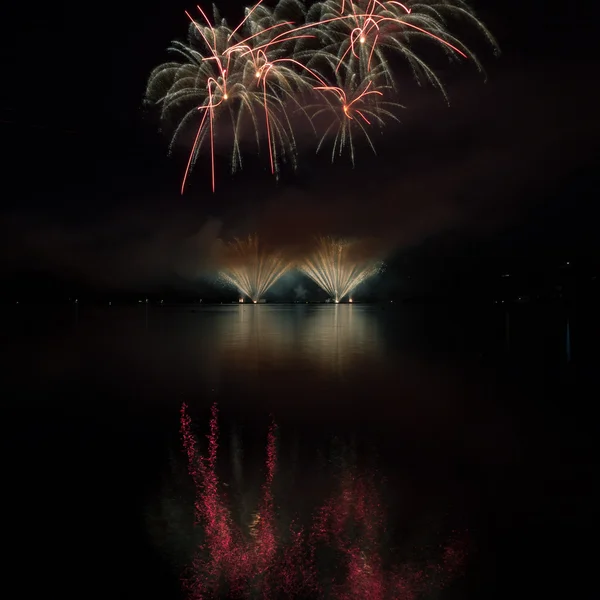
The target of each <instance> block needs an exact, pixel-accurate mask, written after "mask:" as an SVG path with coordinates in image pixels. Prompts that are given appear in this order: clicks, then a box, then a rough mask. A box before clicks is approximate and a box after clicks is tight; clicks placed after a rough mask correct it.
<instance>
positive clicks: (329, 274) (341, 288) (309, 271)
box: [300, 237, 381, 302]
mask: <svg viewBox="0 0 600 600" xmlns="http://www.w3.org/2000/svg"><path fill="white" fill-rule="evenodd" d="M300 269H301V270H302V272H304V273H305V274H306V275H308V276H309V277H310V278H311V279H312V280H313V281H314V282H315V283H316V284H317V285H318V286H319V287H321V288H322V289H323V290H325V291H326V292H327V293H328V294H329V296H330V297H331V298H332V299H333V300H334V301H335V302H339V301H340V300H341V299H342V298H344V297H345V296H347V295H348V294H350V293H351V292H352V291H353V290H354V289H356V288H357V287H358V286H359V285H360V284H361V283H363V281H365V280H366V279H368V278H369V277H372V276H373V275H375V274H376V273H378V272H379V271H380V269H381V263H380V262H379V261H377V260H374V259H373V258H371V257H369V258H367V257H362V256H360V252H359V248H358V247H357V245H356V244H353V243H352V242H349V241H346V240H342V239H336V238H331V237H321V238H319V239H318V240H317V249H316V250H315V251H314V252H313V254H312V255H310V256H309V257H308V258H306V259H305V260H304V261H302V263H301V265H300Z"/></svg>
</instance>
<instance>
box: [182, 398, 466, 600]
mask: <svg viewBox="0 0 600 600" xmlns="http://www.w3.org/2000/svg"><path fill="white" fill-rule="evenodd" d="M276 431H277V430H276V426H275V425H274V424H273V425H272V426H271V427H270V428H269V432H268V436H267V452H266V460H265V464H264V471H265V479H264V483H263V485H262V490H261V493H260V499H259V500H258V502H257V505H258V507H257V510H256V512H255V513H254V515H253V518H252V519H251V521H250V522H243V521H240V520H239V519H236V511H235V509H234V507H233V506H232V505H231V504H230V503H229V502H228V501H227V499H226V498H225V496H224V494H223V488H222V487H221V486H222V485H223V484H221V482H220V481H219V477H218V475H217V466H216V465H217V448H218V434H219V431H218V423H217V408H216V406H213V409H212V417H211V421H210V433H209V435H208V436H207V438H208V448H207V450H206V454H201V450H200V448H199V446H198V443H197V441H196V438H195V437H194V435H193V434H192V431H191V419H190V417H189V415H188V413H187V408H186V406H185V405H184V406H183V407H182V411H181V434H182V438H183V445H184V448H185V451H186V455H187V461H188V467H189V473H190V475H191V478H192V480H193V483H194V487H195V490H196V492H195V501H194V515H195V519H194V520H195V524H196V526H195V527H196V530H197V531H198V532H199V533H200V535H199V538H198V539H199V541H198V543H197V546H196V549H195V552H194V557H193V560H192V561H191V564H190V566H189V569H188V571H187V577H186V578H185V582H186V587H187V591H188V593H189V597H190V598H219V597H227V598H253V597H262V598H272V599H276V598H298V597H310V598H335V599H340V600H341V599H344V600H346V599H347V600H350V599H354V598H356V599H357V600H358V599H360V600H363V599H372V600H375V599H377V600H385V599H388V598H390V599H392V598H393V599H411V600H412V599H413V598H415V599H416V598H418V597H419V596H421V595H422V594H424V593H426V592H430V591H433V590H434V589H436V588H438V589H439V588H440V587H442V586H443V585H444V584H446V583H448V582H449V581H450V580H451V579H452V578H453V577H454V576H455V575H456V574H457V573H458V572H459V570H460V567H461V565H462V564H463V563H464V559H465V546H464V544H461V543H460V542H458V540H457V539H455V540H453V541H452V542H451V543H447V544H445V545H443V548H444V550H443V555H442V558H441V560H439V561H438V562H435V563H434V562H431V561H429V562H427V561H425V562H422V564H421V566H420V567H418V568H417V567H414V566H412V565H410V564H404V565H401V566H398V565H397V564H395V563H396V561H394V560H393V557H392V556H391V555H390V554H389V553H387V554H386V552H385V548H384V544H383V542H384V536H385V532H386V515H385V510H384V508H383V504H382V499H381V495H380V492H379V491H378V485H376V482H375V479H374V477H372V476H369V475H368V474H366V473H363V472H361V471H360V470H359V469H357V468H356V467H353V466H352V465H353V463H352V462H348V461H344V460H342V461H340V462H341V463H342V472H341V474H340V475H339V477H338V478H337V485H336V486H334V490H333V492H332V493H331V494H330V496H329V498H328V500H326V501H325V502H324V503H322V504H321V506H320V508H318V509H317V510H316V511H315V512H314V513H313V517H312V519H310V521H309V523H308V524H307V525H306V526H304V527H303V526H302V525H300V523H299V519H296V520H291V519H287V522H286V519H284V518H283V516H282V514H283V509H282V508H280V507H279V504H278V503H276V502H275V498H274V495H275V492H274V491H273V490H274V487H273V483H274V480H275V479H276V478H278V477H279V476H280V475H278V474H277V472H276V467H277V465H278V456H277V446H276ZM342 458H343V457H342ZM287 492H288V494H287V498H290V495H289V489H287Z"/></svg>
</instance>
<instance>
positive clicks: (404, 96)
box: [0, 0, 600, 287]
mask: <svg viewBox="0 0 600 600" xmlns="http://www.w3.org/2000/svg"><path fill="white" fill-rule="evenodd" d="M239 5H240V6H241V3H240V4H239ZM193 6H194V5H193V3H192V4H189V3H185V2H180V1H177V2H167V3H164V2H163V3H151V2H146V3H139V2H120V3H116V2H113V3H110V2H109V3H103V4H101V5H81V4H76V3H71V2H68V3H62V4H61V3H57V4H55V5H52V6H50V5H43V4H41V3H40V4H38V5H35V4H34V5H31V4H29V5H27V6H22V7H21V8H19V9H18V10H19V11H20V14H18V15H14V17H15V21H14V22H15V27H14V28H12V29H11V30H12V32H13V33H12V35H13V36H14V39H12V38H11V36H10V35H9V37H8V43H7V44H6V48H7V49H6V50H5V55H7V57H8V61H7V64H8V65H9V68H8V70H7V71H6V72H5V73H4V76H5V82H7V81H9V82H11V84H10V85H5V86H3V87H2V92H1V100H0V109H1V113H0V121H1V123H0V125H1V131H2V145H3V156H4V160H3V166H4V169H3V179H4V186H3V192H4V193H3V194H2V209H1V212H0V224H1V226H2V230H3V231H2V240H3V246H4V248H3V255H4V263H3V266H4V267H6V268H7V269H9V270H10V271H12V272H14V271H15V270H19V269H21V270H22V269H31V268H36V269H41V270H48V271H49V272H51V273H54V274H57V275H62V276H64V275H65V274H67V273H68V274H69V275H73V276H75V277H77V278H80V279H82V280H86V281H88V282H89V283H92V284H94V285H96V286H100V287H102V286H112V285H119V286H125V287H127V285H128V284H130V283H131V284H132V285H133V284H135V285H138V284H140V283H148V284H150V283H152V282H154V281H158V280H160V281H166V280H168V279H169V277H171V276H173V274H174V273H175V272H177V271H180V268H179V267H180V266H181V265H180V264H181V262H182V261H183V263H186V264H188V263H189V262H190V260H193V261H196V257H198V258H197V260H198V265H199V268H201V265H202V264H203V262H202V258H203V257H206V256H207V254H208V253H209V250H210V247H211V244H212V243H213V242H214V240H215V239H216V238H217V237H218V236H228V235H230V234H232V233H243V232H245V231H249V230H251V229H255V230H258V231H259V232H260V233H261V235H263V236H265V237H268V238H270V239H271V240H272V241H273V242H276V243H286V242H288V241H298V240H302V239H305V238H307V237H309V236H311V235H313V234H315V233H318V232H326V233H341V234H351V235H364V236H374V237H378V238H380V239H382V240H385V241H386V244H387V245H388V246H389V247H390V248H393V249H394V250H396V251H398V254H399V255H400V256H401V255H402V254H403V253H404V252H407V251H408V250H409V249H410V250H411V256H416V257H417V258H415V260H417V261H418V252H415V251H414V250H415V248H419V247H428V248H431V247H432V243H433V247H435V243H437V242H436V240H442V242H441V243H442V246H441V247H443V252H444V253H446V254H449V255H452V254H455V255H456V256H458V257H460V258H461V259H462V260H464V261H466V262H469V261H471V262H472V263H473V264H474V263H475V262H477V261H484V260H486V259H488V258H492V257H494V256H496V257H497V256H500V255H510V254H511V253H512V254H514V253H522V254H528V253H529V254H535V255H536V256H538V255H541V256H544V254H545V253H546V254H547V255H548V256H553V257H554V256H556V255H559V254H561V253H564V254H571V255H581V256H589V255H595V254H596V253H597V250H598V245H597V242H596V237H597V236H596V234H595V228H596V223H597V217H598V207H597V201H596V196H597V192H596V190H597V189H598V185H597V184H598V183H599V181H598V174H597V173H598V170H597V167H598V150H599V143H598V141H597V140H598V134H599V133H600V118H599V116H598V110H597V106H598V96H599V94H598V83H597V72H598V56H597V50H596V46H597V43H596V41H595V40H597V35H596V32H595V29H596V28H597V25H596V24H595V21H594V18H593V17H594V16H595V15H594V14H592V11H596V12H597V9H595V8H591V7H586V5H584V4H583V3H582V5H581V6H580V7H578V6H577V5H575V4H569V5H568V6H567V7H558V5H557V7H556V8H552V7H551V6H550V5H549V4H548V3H542V2H539V1H537V2H527V3H519V4H518V5H516V4H513V5H511V4H510V3H499V2H492V1H491V0H481V1H480V2H477V3H474V6H475V7H476V9H477V10H478V14H479V15H480V16H481V18H482V20H484V22H486V24H487V25H488V26H489V28H490V29H491V30H492V32H493V33H494V34H495V36H496V37H497V39H498V41H499V44H500V47H501V50H502V54H501V56H500V57H499V58H496V57H494V56H493V55H492V52H491V51H490V50H488V48H486V47H485V45H483V43H479V40H478V38H477V37H476V36H473V38H472V39H473V47H474V48H475V49H476V50H477V53H478V55H479V57H480V59H481V60H482V62H483V64H484V66H485V67H486V70H487V73H488V78H487V82H485V83H484V81H483V80H482V78H481V77H480V76H479V75H478V74H477V73H476V72H475V70H474V69H473V68H471V67H469V66H468V65H467V64H464V65H462V66H458V67H455V68H451V69H444V81H445V83H446V84H447V89H448V92H449V95H450V100H451V107H450V108H448V107H446V105H445V104H444V103H443V99H442V98H441V97H440V95H439V94H438V93H437V92H436V91H435V90H433V89H431V88H424V89H423V88H421V89H420V88H418V87H417V86H415V85H414V84H413V83H412V82H410V81H408V80H407V81H406V84H404V83H403V85H402V86H401V97H400V101H401V102H402V103H403V104H404V105H406V106H407V109H406V110H404V111H402V113H401V114H400V117H401V120H402V125H400V126H390V127H389V128H388V129H387V130H386V131H385V135H384V136H382V137H381V138H380V139H377V140H376V146H377V149H378V156H377V157H374V156H372V155H370V154H369V151H368V150H367V149H365V148H362V149H361V151H360V152H359V159H358V162H357V167H356V168H355V169H354V170H353V169H351V168H350V166H349V164H348V162H347V161H344V160H341V161H340V162H339V163H337V164H335V165H330V164H329V160H328V157H327V155H326V154H324V155H323V156H319V157H317V158H315V157H314V150H311V148H307V149H306V150H305V151H303V153H302V154H301V157H300V158H301V163H300V165H301V166H300V169H299V171H298V172H296V173H292V172H286V173H285V174H284V176H283V177H282V179H281V180H280V181H279V183H276V182H275V181H274V180H273V179H272V178H271V177H270V176H269V175H268V173H267V171H266V166H267V164H266V157H263V159H262V161H257V162H255V161H254V160H253V159H250V160H248V161H247V163H246V164H247V168H246V169H245V170H244V171H242V172H241V173H238V174H236V175H234V176H230V175H229V173H228V164H227V161H226V160H222V161H219V163H218V173H219V175H218V181H217V193H216V194H215V195H213V194H212V193H211V192H210V184H209V176H208V175H209V173H208V171H207V169H206V166H204V165H201V163H202V161H199V164H198V168H197V169H196V170H195V171H194V173H193V175H192V179H191V185H190V187H189V189H188V191H187V192H186V194H185V196H183V197H181V196H180V195H179V181H180V177H181V173H182V169H183V166H184V160H185V156H184V154H183V153H176V154H175V156H174V157H168V156H167V140H166V139H165V138H164V137H161V135H160V134H158V132H157V126H158V123H157V121H156V118H155V116H154V115H152V114H151V113H148V112H146V111H144V110H143V108H142V95H143V90H144V85H145V82H146V78H147V75H148V73H149V72H150V70H151V69H152V67H154V66H155V65H157V64H159V63H160V62H161V61H163V60H165V59H167V56H168V55H167V53H166V48H167V46H168V44H169V42H170V41H171V40H172V39H175V38H180V39H181V38H183V37H184V36H185V33H186V26H187V24H186V19H185V15H184V14H183V10H184V9H186V8H188V9H189V8H193ZM227 6H228V11H229V12H230V14H231V15H232V16H233V17H237V16H238V15H239V14H241V10H240V9H239V8H237V6H238V3H237V2H232V1H231V0H229V1H228V2H227ZM468 36H469V30H468V29H467V30H466V37H465V36H463V38H464V39H466V40H469V37H468ZM206 164H208V163H206ZM190 236H194V237H191V239H190ZM432 240H433V242H432ZM428 252H431V249H429V250H428ZM192 256H193V257H194V258H193V259H192V258H191V257H192ZM442 258H443V257H440V260H442Z"/></svg>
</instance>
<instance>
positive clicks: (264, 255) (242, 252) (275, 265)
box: [220, 236, 290, 303]
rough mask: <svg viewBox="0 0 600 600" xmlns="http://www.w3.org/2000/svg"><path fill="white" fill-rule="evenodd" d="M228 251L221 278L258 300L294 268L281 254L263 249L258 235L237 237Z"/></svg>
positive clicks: (252, 298) (255, 300) (241, 292)
mask: <svg viewBox="0 0 600 600" xmlns="http://www.w3.org/2000/svg"><path fill="white" fill-rule="evenodd" d="M228 251H229V252H228V255H227V256H226V258H225V267H224V269H223V270H222V271H221V274H220V275H221V279H222V280H223V281H224V282H225V283H227V284H229V285H232V286H233V287H235V288H236V289H237V290H238V291H239V292H240V294H243V295H244V296H247V297H248V298H250V299H251V300H252V301H253V302H254V303H256V302H258V301H259V300H260V299H261V298H262V297H263V296H264V294H265V293H266V292H267V290H268V289H269V288H270V287H271V286H272V285H273V284H274V283H275V282H276V281H277V280H278V279H279V278H280V277H281V276H282V275H284V274H285V273H286V272H287V271H288V269H289V268H290V263H289V262H288V261H287V260H286V259H285V258H284V257H283V256H282V254H281V253H279V252H269V251H267V250H265V249H263V248H262V247H261V246H260V244H259V240H258V237H257V236H248V238H247V239H245V240H239V239H236V240H234V241H233V243H231V244H229V247H228Z"/></svg>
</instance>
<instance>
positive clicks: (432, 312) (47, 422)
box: [2, 304, 595, 598]
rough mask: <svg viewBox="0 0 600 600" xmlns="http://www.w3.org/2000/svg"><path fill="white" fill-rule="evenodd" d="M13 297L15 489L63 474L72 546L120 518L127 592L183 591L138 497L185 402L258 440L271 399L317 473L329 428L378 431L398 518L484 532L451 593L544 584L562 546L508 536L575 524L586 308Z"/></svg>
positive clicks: (9, 347) (8, 397)
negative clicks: (551, 549) (156, 545)
mask: <svg viewBox="0 0 600 600" xmlns="http://www.w3.org/2000/svg"><path fill="white" fill-rule="evenodd" d="M2 316H3V327H4V332H5V334H7V335H5V336H4V342H3V345H2V347H3V355H4V356H5V359H4V383H5V386H4V389H5V392H4V394H3V397H2V407H3V413H4V415H5V417H6V418H5V419H3V424H4V425H3V426H4V430H5V431H4V434H5V435H4V440H5V441H6V442H7V443H8V444H9V454H10V455H13V456H15V457H18V458H15V460H14V461H13V466H12V469H13V471H14V477H15V481H16V482H18V485H19V488H18V489H19V490H21V491H20V494H22V495H23V498H24V502H25V499H27V498H29V499H30V500H31V499H32V498H33V497H34V496H35V495H36V494H39V490H40V489H44V490H49V489H52V490H55V491H54V492H53V493H52V494H51V496H52V497H51V498H49V499H48V502H49V503H50V505H51V506H52V511H53V514H54V517H53V519H52V523H49V524H48V525H47V527H48V528H49V530H51V531H53V532H54V533H58V532H61V531H62V532H63V534H64V535H67V534H66V532H67V531H68V532H69V533H68V536H70V537H71V538H72V539H71V551H70V553H69V552H67V555H68V557H66V558H65V560H70V561H72V562H74V563H77V564H78V565H79V564H80V563H85V562H86V561H85V560H83V558H82V555H81V554H80V552H79V550H81V551H82V552H83V550H84V549H85V551H86V552H91V553H92V554H94V555H95V553H99V554H100V555H102V554H103V552H104V551H102V550H99V548H98V546H97V545H96V546H95V545H94V544H95V542H94V541H93V539H92V538H93V536H92V537H90V535H91V534H90V532H89V531H88V529H87V528H86V527H87V526H86V525H85V523H88V524H89V519H90V515H89V513H90V511H91V512H92V513H94V515H95V516H92V517H91V518H92V520H93V519H96V520H97V521H98V522H99V523H101V524H103V527H104V528H105V534H106V532H109V531H110V532H111V534H110V536H115V535H122V538H123V543H122V544H118V545H117V546H118V547H115V548H113V549H112V550H110V552H111V553H112V554H111V556H112V557H113V558H112V561H113V563H112V567H110V568H109V575H108V576H107V579H106V582H107V583H106V585H107V587H110V586H109V584H108V582H109V581H110V582H112V581H113V580H117V579H118V578H121V580H122V581H123V582H124V583H123V584H122V590H121V591H122V595H123V597H126V596H127V597H129V598H131V597H138V596H139V597H142V590H146V591H145V592H144V593H145V594H146V595H153V594H154V595H156V596H157V597H158V595H161V596H162V597H165V595H166V596H169V595H171V597H173V595H175V594H176V592H175V589H176V588H177V586H176V585H174V584H173V581H174V580H173V575H172V573H170V572H169V569H168V568H167V567H166V566H165V565H164V564H163V562H162V559H161V558H160V556H157V554H156V552H155V551H154V549H153V547H152V544H150V543H149V539H148V538H149V534H148V532H147V527H146V525H145V517H144V514H146V511H147V507H148V506H149V503H150V504H151V503H152V500H153V499H154V498H156V497H157V496H158V495H160V493H161V489H162V488H161V485H162V480H163V475H164V472H165V465H166V462H167V459H168V456H169V453H170V452H171V451H172V450H173V449H176V448H177V445H178V434H177V428H178V421H177V419H178V411H179V408H180V406H181V403H182V402H183V401H185V402H186V403H187V404H188V405H189V407H190V411H191V412H192V414H193V415H194V418H195V419H196V420H197V422H198V423H199V425H202V423H203V422H204V423H205V422H206V419H207V415H208V409H209V407H210V405H211V404H212V403H213V402H214V401H217V402H218V403H219V406H220V408H221V411H222V422H223V427H224V430H225V431H228V428H230V427H233V426H235V427H237V428H238V430H241V431H242V432H243V436H244V438H245V440H246V441H247V444H248V447H249V448H253V447H254V448H256V449H257V450H256V452H255V454H256V455H257V456H258V455H260V450H259V449H260V448H262V447H263V446H262V444H263V442H264V434H265V431H266V424H267V423H268V418H269V413H270V414H272V415H273V416H274V418H275V419H276V420H277V422H278V424H279V425H280V430H281V436H282V437H281V440H282V448H284V447H285V446H286V444H287V443H288V442H289V445H290V446H291V445H293V444H294V443H296V444H299V446H300V457H301V458H300V460H301V461H302V460H304V461H305V462H306V465H308V466H307V469H306V470H307V471H308V472H309V473H310V470H311V469H312V467H311V466H310V465H312V464H313V463H312V462H311V461H313V459H314V458H315V456H316V455H317V454H318V452H319V449H320V448H324V449H326V448H327V444H328V443H330V441H331V438H332V437H333V436H335V435H337V436H339V437H340V438H342V439H346V440H353V441H354V442H355V443H356V444H357V445H358V447H359V449H362V451H363V452H364V453H365V454H367V453H373V452H374V451H375V450H376V451H377V456H378V458H377V462H378V464H379V465H380V466H381V468H382V469H383V470H384V471H385V472H386V475H388V477H389V478H390V480H391V481H392V482H393V486H392V487H394V486H395V490H396V491H397V493H396V495H395V496H393V498H394V499H393V500H392V502H393V503H395V504H394V506H397V513H398V514H397V515H395V517H396V519H397V520H398V521H399V522H403V523H406V522H408V521H411V520H412V521H414V520H415V519H416V520H418V519H427V518H428V517H427V515H434V516H439V515H440V514H448V513H449V514H451V515H453V514H455V515H456V518H457V519H459V520H460V522H461V525H464V524H465V523H466V524H467V525H468V526H469V527H471V528H473V530H474V531H475V532H477V534H476V536H477V537H478V541H479V545H480V552H479V555H478V556H479V559H477V560H479V562H478V563H476V566H475V567H473V569H474V570H473V571H472V572H471V573H470V575H469V577H468V578H467V581H466V583H464V582H463V584H462V587H461V588H460V589H459V591H456V592H455V593H456V594H457V595H456V597H473V598H475V597H481V593H484V592H485V593H486V596H487V597H490V596H492V597H496V596H498V597H502V594H503V593H504V592H506V591H508V590H509V589H513V588H512V587H511V586H512V584H510V583H509V582H512V581H516V580H517V579H518V576H523V578H524V579H523V581H525V583H523V584H522V589H523V590H524V592H525V591H526V590H529V591H531V590H534V589H536V584H535V578H536V577H543V574H542V572H543V571H544V569H546V570H547V569H548V568H549V565H550V564H551V562H552V561H551V560H550V557H546V554H545V553H543V555H544V557H545V558H544V560H540V561H539V564H537V563H536V564H537V566H536V565H534V564H527V561H526V558H525V552H524V550H523V548H522V545H520V544H519V541H518V539H517V538H518V537H519V536H521V538H522V540H525V541H526V542H527V544H530V545H534V546H535V547H536V548H537V550H536V552H542V550H541V548H544V547H545V546H546V544H547V543H548V542H549V541H550V539H551V538H552V532H554V534H555V535H557V536H559V537H560V536H561V535H567V532H569V531H571V529H570V528H573V527H575V528H576V527H577V526H579V525H577V524H576V523H575V521H576V518H575V516H573V522H571V521H569V520H568V518H567V517H568V516H569V515H571V514H573V515H575V514H576V513H578V512H579V514H582V513H581V511H582V508H581V506H582V504H581V502H583V503H584V504H585V501H584V500H581V498H583V497H584V496H585V494H584V493H583V491H582V489H580V488H579V487H577V486H579V485H580V482H581V481H583V480H584V478H583V477H582V474H584V473H586V472H587V469H588V468H589V467H590V460H589V454H586V452H587V450H586V449H587V444H588V439H589V438H588V435H589V431H588V430H586V428H585V426H584V425H583V424H582V423H583V421H585V418H584V415H585V413H586V411H587V408H586V405H585V403H584V402H583V401H582V394H581V393H580V386H581V385H582V384H581V381H583V382H584V383H585V385H587V384H588V383H589V381H591V377H590V378H588V379H586V373H591V372H592V369H591V368H590V365H592V364H593V360H592V359H594V358H595V355H594V354H589V353H588V354H584V352H583V351H582V348H585V347H587V343H588V341H590V340H589V339H587V338H586V335H587V336H589V337H590V338H591V337H592V335H593V334H592V333H591V330H590V328H589V327H588V328H586V327H580V326H578V324H579V323H581V321H582V317H581V316H576V315H569V314H567V313H565V311H563V310H558V309H554V308H540V307H514V308H513V309H512V311H511V313H510V314H509V315H508V316H507V313H506V311H504V310H502V309H496V308H493V309H492V308H485V309H472V308H463V309H457V308H450V307H406V306H404V307H402V306H395V305H393V304H390V305H360V304H354V305H337V306H336V305H260V306H258V305H230V306H228V305H223V306H202V305H195V306H184V307H166V306H165V307H161V306H152V305H137V306H130V307H116V306H115V307H103V308H98V307H96V308H94V307H86V306H84V305H80V306H77V307H73V306H68V307H58V308H57V307H53V308H51V307H39V308H31V307H12V308H7V309H4V312H3V315H2ZM567 322H568V323H569V331H568V335H567ZM569 361H570V362H569ZM586 361H587V362H586ZM240 428H241V429H240ZM325 451H326V450H325ZM586 457H587V458H586ZM31 464H35V465H36V470H35V471H36V475H35V478H34V479H33V480H32V478H31V476H30V471H29V470H28V469H29V467H28V465H31ZM581 485H583V484H581ZM36 490H37V491H36ZM46 493H47V492H44V494H46ZM100 506H102V507H105V508H104V509H103V510H100V509H99V507H100ZM106 507H109V508H106ZM400 507H402V508H400ZM563 518H567V521H564V519H563ZM465 519H466V521H465ZM561 519H563V521H561ZM74 523H76V524H78V526H77V527H71V525H69V524H74ZM79 525H81V527H79ZM117 532H119V533H118V534H117ZM110 536H108V535H104V536H103V535H100V537H101V538H102V544H108V545H110V540H109V539H105V538H108V537H110ZM569 539H570V540H571V542H573V540H574V538H572V539H571V538H569ZM540 556H541V554H540ZM554 559H555V560H556V561H559V559H558V557H557V556H554ZM544 561H545V562H544ZM549 561H550V562H549ZM534 562H535V561H534ZM149 565H153V566H149ZM149 569H150V571H152V575H148V571H149ZM503 569H504V570H506V569H509V570H510V573H511V574H510V577H509V576H505V577H506V578H505V582H504V583H502V582H499V581H498V578H501V577H502V576H501V575H500V574H501V573H502V572H503ZM528 571H529V572H528ZM504 572H506V571H504ZM144 574H145V575H144ZM52 577H53V578H54V580H56V581H59V580H60V575H59V574H58V572H56V571H54V572H53V575H52ZM82 577H83V576H82ZM175 583H176V581H175ZM537 585H539V583H538V584H537ZM169 586H171V587H169ZM157 590H163V591H162V592H161V594H158V593H157ZM165 590H166V591H165ZM503 590H504V591H503ZM449 593H452V592H451V591H450V592H449ZM511 593H512V592H511ZM118 597H121V596H120V595H119V596H118ZM517 597H520V594H517ZM524 597H525V596H524Z"/></svg>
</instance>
